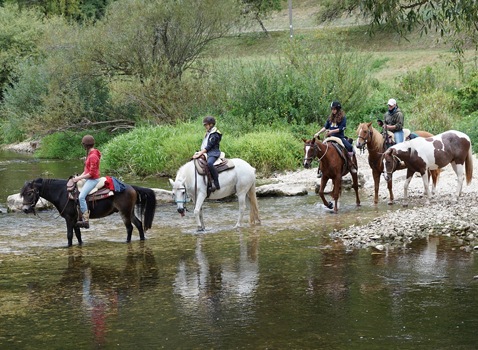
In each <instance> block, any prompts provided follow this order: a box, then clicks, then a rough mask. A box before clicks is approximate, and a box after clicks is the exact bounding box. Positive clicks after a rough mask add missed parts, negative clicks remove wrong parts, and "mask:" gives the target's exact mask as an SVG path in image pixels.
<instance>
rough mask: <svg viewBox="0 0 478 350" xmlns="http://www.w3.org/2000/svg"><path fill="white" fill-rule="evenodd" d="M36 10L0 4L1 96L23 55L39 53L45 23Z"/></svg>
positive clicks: (23, 57) (38, 54)
mask: <svg viewBox="0 0 478 350" xmlns="http://www.w3.org/2000/svg"><path fill="white" fill-rule="evenodd" d="M42 18H43V16H42V15H41V14H40V13H38V12H37V11H33V10H31V11H30V10H29V11H19V10H18V7H17V6H15V5H5V6H4V7H1V6H0V28H2V29H1V31H0V100H1V99H2V98H3V97H2V96H3V90H4V88H5V87H6V84H7V83H8V81H9V79H15V69H16V67H17V66H18V65H19V64H20V63H21V62H22V61H23V60H25V59H31V58H33V59H36V58H38V57H40V55H41V54H42V50H41V48H40V47H39V45H38V41H39V39H40V38H41V36H42V33H43V31H44V28H45V25H44V23H43V21H42Z"/></svg>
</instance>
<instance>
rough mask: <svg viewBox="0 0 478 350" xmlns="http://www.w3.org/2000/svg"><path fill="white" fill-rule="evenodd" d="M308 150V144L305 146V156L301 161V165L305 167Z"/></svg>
mask: <svg viewBox="0 0 478 350" xmlns="http://www.w3.org/2000/svg"><path fill="white" fill-rule="evenodd" d="M309 150H310V146H305V156H304V162H303V163H302V165H303V166H304V167H305V166H306V164H307V159H306V158H307V155H308V154H309Z"/></svg>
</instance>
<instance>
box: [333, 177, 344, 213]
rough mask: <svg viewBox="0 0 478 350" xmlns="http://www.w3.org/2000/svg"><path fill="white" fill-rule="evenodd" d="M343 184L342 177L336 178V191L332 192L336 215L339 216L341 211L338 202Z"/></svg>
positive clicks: (334, 181) (334, 180)
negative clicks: (341, 184)
mask: <svg viewBox="0 0 478 350" xmlns="http://www.w3.org/2000/svg"><path fill="white" fill-rule="evenodd" d="M341 182H342V181H341V177H340V176H336V177H335V179H333V183H334V189H333V190H332V196H333V197H334V214H337V213H338V211H339V207H338V201H339V194H340V183H341Z"/></svg>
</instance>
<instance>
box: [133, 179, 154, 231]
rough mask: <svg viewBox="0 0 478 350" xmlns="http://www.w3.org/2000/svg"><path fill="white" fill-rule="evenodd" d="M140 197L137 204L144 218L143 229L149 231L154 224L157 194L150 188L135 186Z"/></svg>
mask: <svg viewBox="0 0 478 350" xmlns="http://www.w3.org/2000/svg"><path fill="white" fill-rule="evenodd" d="M133 188H134V190H135V191H136V193H137V195H138V198H137V199H136V205H137V206H138V207H139V209H140V213H141V217H142V218H143V220H142V221H143V229H144V230H145V231H147V230H148V229H150V228H151V226H152V225H153V219H154V213H155V211H156V196H155V194H154V191H153V190H152V189H150V188H145V187H139V186H133Z"/></svg>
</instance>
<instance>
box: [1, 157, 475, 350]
mask: <svg viewBox="0 0 478 350" xmlns="http://www.w3.org/2000/svg"><path fill="white" fill-rule="evenodd" d="M12 158H15V156H12ZM53 163H55V164H56V163H59V164H58V166H57V168H58V169H59V170H58V172H60V169H63V168H62V166H61V164H62V162H53ZM0 164H4V163H2V159H1V158H0ZM11 164H13V166H11ZM28 164H30V166H29V165H28ZM63 164H66V165H67V167H68V169H66V170H65V169H63V170H61V171H65V172H66V171H71V169H70V168H71V167H72V164H70V163H63ZM74 164H77V163H74ZM74 164H73V167H74V166H75V165H74ZM79 164H80V166H81V163H79ZM48 165H51V163H47V164H45V165H43V162H37V161H33V160H31V159H26V160H21V161H19V162H15V161H12V162H9V163H8V165H7V167H8V168H9V170H8V171H10V174H16V175H15V179H14V180H12V181H13V182H12V183H13V185H12V187H14V186H17V185H16V183H17V182H18V183H20V185H19V186H20V188H21V185H23V182H24V181H25V180H26V179H33V178H34V177H36V175H35V174H34V173H33V172H32V171H33V170H31V169H32V168H36V169H40V170H41V169H52V168H53V167H50V166H48ZM17 166H18V169H17ZM43 167H44V168H43ZM15 169H17V170H18V172H19V173H20V174H22V175H23V174H26V175H28V176H20V175H18V174H17V172H16V170H15ZM20 169H24V170H20ZM3 171H6V170H0V180H1V181H2V188H3V187H8V186H9V185H6V184H5V185H4V182H3V181H5V179H6V177H5V176H3V177H2V172H3ZM35 171H36V172H37V173H38V171H37V170H35ZM49 171H50V172H52V171H51V170H49ZM10 176H11V175H10ZM62 176H63V175H61V174H57V173H53V174H52V175H51V176H50V177H62ZM21 177H26V179H25V178H23V179H21ZM63 177H64V176H63ZM7 180H8V181H9V183H10V180H11V179H10V177H7ZM134 181H136V180H135V179H130V182H128V183H133V182H134ZM134 184H140V185H143V186H150V187H163V188H167V182H166V180H165V179H161V180H155V179H150V180H148V182H147V185H145V183H140V182H139V181H138V183H134ZM10 191H12V190H10ZM16 192H18V191H13V192H11V193H9V194H13V193H16ZM362 197H363V198H361V199H362V202H363V205H362V206H361V207H359V208H356V207H355V205H354V201H355V200H354V196H353V195H352V194H348V193H345V194H344V197H343V199H342V206H341V208H340V211H339V214H337V215H333V214H329V213H327V211H325V210H324V209H323V207H322V205H321V204H319V203H318V197H316V196H315V195H312V194H310V195H309V196H304V197H290V198H260V199H259V209H260V214H261V219H262V222H263V224H262V225H261V226H255V227H251V226H249V224H248V223H246V222H245V225H244V227H243V228H241V229H237V230H235V229H232V227H233V225H234V224H235V222H236V215H237V211H238V207H237V202H236V201H227V202H211V203H207V204H206V206H205V208H204V210H205V213H204V220H205V224H206V227H207V231H206V232H205V233H203V234H197V233H196V231H195V230H196V224H195V220H194V218H193V213H192V208H189V209H190V210H191V211H190V212H188V213H187V214H186V216H185V217H181V216H180V215H179V214H178V213H177V211H176V208H175V206H173V205H159V206H158V207H157V210H156V217H155V221H154V224H153V228H152V229H151V230H150V231H148V232H147V233H146V238H147V239H146V241H142V242H141V241H139V239H138V235H137V231H136V229H135V231H133V242H131V243H129V244H126V243H124V240H125V239H126V230H125V228H124V226H123V224H122V222H121V219H120V218H119V216H117V215H116V214H115V215H112V216H110V217H108V218H104V219H99V220H92V222H91V224H92V228H91V229H89V230H83V239H84V241H85V244H84V245H83V246H81V247H79V246H77V245H76V242H75V241H74V244H75V246H74V247H72V248H65V245H66V243H67V242H66V233H65V224H64V221H63V219H62V218H58V213H57V212H56V211H46V212H40V213H39V216H40V217H39V218H38V217H34V216H33V215H25V214H21V213H10V214H6V213H4V214H0V228H1V230H0V231H1V232H0V243H1V244H0V304H1V305H2V308H0V348H1V349H55V348H58V349H63V348H67V347H69V348H75V349H91V348H104V349H110V348H115V349H131V348H154V349H158V348H166V349H212V348H215V349H232V348H240V349H383V348H403V349H421V348H423V349H430V348H434V349H449V348H458V349H475V348H476V341H477V337H476V329H477V327H478V318H477V317H476V310H477V309H478V298H477V295H478V280H475V279H474V278H473V277H474V276H476V275H478V263H477V253H476V252H475V253H466V252H464V251H462V250H460V249H459V244H458V242H457V241H455V240H454V239H452V238H446V237H430V238H428V239H422V240H417V241H414V242H413V243H411V244H409V245H407V246H406V247H401V248H395V249H393V250H388V251H384V252H379V251H376V250H373V249H362V250H355V251H346V250H345V249H344V247H343V246H342V245H341V244H340V242H335V241H333V240H331V239H330V236H329V233H330V232H332V231H333V230H334V229H340V228H343V227H348V226H349V225H351V224H355V225H360V224H364V223H366V222H368V221H369V220H370V219H372V218H374V217H377V216H379V215H382V214H383V213H384V212H386V211H387V210H396V209H399V208H398V207H389V206H387V205H385V204H383V205H380V206H378V207H376V208H374V207H372V206H371V205H370V198H365V196H364V195H363V194H362ZM0 201H1V202H3V199H0ZM3 203H4V202H3Z"/></svg>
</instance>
